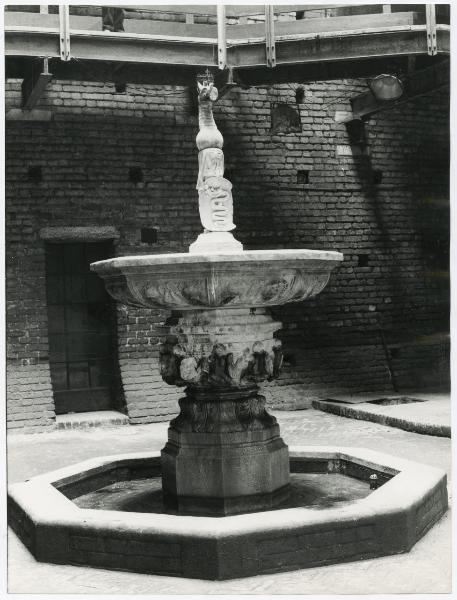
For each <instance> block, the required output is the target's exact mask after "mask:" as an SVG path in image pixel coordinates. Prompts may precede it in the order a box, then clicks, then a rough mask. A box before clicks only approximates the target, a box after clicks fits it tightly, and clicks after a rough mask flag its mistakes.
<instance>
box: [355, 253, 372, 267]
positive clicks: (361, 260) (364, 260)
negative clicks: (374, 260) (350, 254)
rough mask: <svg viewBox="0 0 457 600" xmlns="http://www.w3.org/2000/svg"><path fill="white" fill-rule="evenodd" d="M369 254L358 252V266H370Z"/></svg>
mask: <svg viewBox="0 0 457 600" xmlns="http://www.w3.org/2000/svg"><path fill="white" fill-rule="evenodd" d="M368 259H369V254H358V255H357V266H358V267H368Z"/></svg>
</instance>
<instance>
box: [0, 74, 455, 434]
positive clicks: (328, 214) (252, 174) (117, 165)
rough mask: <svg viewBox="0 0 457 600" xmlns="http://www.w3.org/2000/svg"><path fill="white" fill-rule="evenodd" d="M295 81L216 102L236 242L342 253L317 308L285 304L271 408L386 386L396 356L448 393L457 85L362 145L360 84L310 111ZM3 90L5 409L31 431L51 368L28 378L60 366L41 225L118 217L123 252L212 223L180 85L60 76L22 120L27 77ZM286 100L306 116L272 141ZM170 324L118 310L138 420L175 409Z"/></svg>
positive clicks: (349, 84) (129, 400)
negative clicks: (169, 378) (34, 175)
mask: <svg viewBox="0 0 457 600" xmlns="http://www.w3.org/2000/svg"><path fill="white" fill-rule="evenodd" d="M296 87H297V84H290V85H283V86H274V87H271V88H258V89H250V90H240V89H234V90H232V91H231V92H230V93H229V94H227V95H226V96H225V97H224V98H222V99H221V100H220V102H218V104H217V105H216V107H215V118H216V120H217V122H218V125H219V128H220V129H221V131H222V133H223V135H224V138H225V147H224V151H225V156H226V169H227V175H228V178H229V179H231V181H232V182H233V186H234V189H233V196H234V210H235V222H236V223H237V229H236V230H235V235H236V237H237V238H238V239H239V240H240V241H241V242H242V243H243V244H244V245H245V248H246V249H260V248H293V247H298V248H301V247H305V248H316V249H328V250H339V251H340V252H343V253H344V255H345V260H344V263H343V264H342V265H341V267H339V268H338V270H337V271H336V272H335V273H334V274H333V275H332V277H331V280H330V283H329V285H328V287H327V288H326V289H325V290H324V292H322V294H320V295H319V296H318V297H317V298H316V299H315V300H311V301H309V302H306V303H299V304H291V305H288V306H285V307H281V308H278V309H275V310H274V311H273V312H274V316H275V318H276V319H278V320H281V321H282V322H283V324H284V327H283V330H282V331H281V332H280V333H279V337H281V338H282V339H283V341H284V345H285V348H286V353H287V361H286V365H285V369H284V372H283V375H282V377H281V378H280V380H279V381H277V382H275V383H273V384H269V385H267V386H265V393H266V395H267V397H268V398H269V400H270V402H271V403H273V404H274V405H275V406H283V407H285V408H287V407H289V408H290V407H292V408H293V407H295V408H298V407H304V406H308V405H309V402H310V400H311V399H312V398H313V397H316V396H320V395H323V394H325V393H326V392H327V391H329V390H332V389H333V390H334V389H345V390H361V389H365V390H374V389H383V388H384V389H391V383H390V379H389V369H388V361H387V359H386V350H387V352H388V353H390V352H391V353H392V356H391V367H393V368H394V374H395V375H396V378H397V382H398V384H399V385H400V386H401V388H402V389H406V388H408V387H414V386H420V387H422V386H425V385H428V386H437V385H445V384H446V383H447V380H448V369H447V353H448V348H447V346H448V343H447V342H446V339H445V338H443V337H442V336H441V337H440V336H439V335H438V336H437V333H440V332H446V331H447V330H448V319H449V299H448V287H447V276H446V270H447V266H446V264H445V259H444V260H443V256H445V250H446V236H447V231H446V226H447V223H448V210H449V208H448V200H447V198H448V185H447V184H448V182H447V177H448V148H449V141H448V114H449V110H448V95H447V93H446V92H445V91H441V92H436V93H434V94H432V95H428V96H425V97H422V98H419V99H417V100H415V101H412V102H408V103H406V104H403V105H401V106H399V107H397V108H395V109H392V110H390V111H387V112H384V113H380V114H378V115H376V116H375V117H373V118H371V119H369V120H368V122H367V123H366V126H365V137H366V144H351V142H350V139H349V137H348V132H347V130H346V127H345V125H344V124H342V123H339V122H337V121H336V120H335V114H336V113H337V112H338V111H347V110H349V101H348V98H349V96H350V95H353V94H354V93H357V92H358V91H360V90H364V89H366V88H365V83H364V82H357V81H349V80H344V81H338V82H336V81H335V82H319V83H311V84H303V87H304V90H305V95H304V101H303V103H302V104H299V105H296V104H295V89H296ZM6 92H7V95H6V110H7V132H6V151H7V160H6V177H7V187H6V193H7V209H6V210H7V224H6V231H7V268H8V271H7V277H8V281H7V286H8V287H7V294H8V296H7V310H8V342H9V343H8V361H9V365H10V368H11V369H12V372H13V371H14V373H15V375H14V377H11V378H10V379H9V389H10V392H9V402H10V408H9V414H10V416H11V415H13V414H14V415H19V416H16V417H14V420H15V423H16V424H17V423H20V424H21V425H23V426H27V424H28V425H29V426H34V424H35V423H36V422H37V419H38V421H39V422H41V421H43V420H44V421H46V422H48V420H49V419H50V418H51V417H52V393H51V388H50V386H49V375H47V378H48V379H47V387H46V388H41V389H40V390H38V388H37V389H35V387H34V386H33V385H32V384H31V380H33V377H35V372H36V369H37V368H40V369H41V368H42V369H44V371H46V372H47V373H48V372H49V370H48V347H47V316H46V298H45V296H46V294H45V283H44V282H45V279H44V278H45V265H44V242H43V240H42V239H40V233H39V232H40V229H42V228H43V227H48V226H55V227H58V226H74V227H76V226H95V225H99V226H101V225H103V226H106V225H110V226H114V227H116V228H117V229H118V231H119V233H120V239H119V240H118V242H117V244H116V254H117V255H124V254H144V253H161V252H182V251H186V250H187V248H188V245H189V244H190V243H191V242H192V241H193V240H194V239H195V237H196V236H197V234H198V233H199V232H200V225H199V219H198V210H197V194H196V190H195V181H196V176H197V151H196V148H195V142H194V140H195V135H196V132H197V130H198V125H197V119H196V117H195V111H194V105H193V103H192V102H191V101H190V94H189V90H188V89H185V88H172V87H167V86H162V87H155V86H128V88H127V94H125V95H121V94H114V93H113V92H114V89H113V87H112V86H111V85H108V84H106V85H105V84H103V83H86V84H85V83H70V82H67V83H63V82H58V81H56V82H51V84H50V85H49V87H48V89H47V91H46V93H45V95H44V96H43V97H42V99H41V100H40V103H39V106H38V107H37V109H38V111H37V112H35V113H32V114H31V115H28V119H27V120H24V118H23V116H22V114H21V112H20V110H18V109H19V106H20V81H15V80H10V81H8V82H7V87H6ZM277 103H288V104H290V105H291V106H293V107H294V108H295V109H296V110H297V111H298V112H299V114H300V119H301V124H302V131H301V132H295V133H278V134H272V133H271V131H270V124H271V110H272V108H273V107H274V106H275V105H276V104H277ZM34 119H39V120H34ZM337 120H338V119H337ZM30 166H41V167H42V174H43V179H42V182H40V183H34V182H33V181H30V180H29V179H28V169H29V167H30ZM130 167H139V168H141V169H142V172H143V181H142V182H140V183H132V182H131V181H130V180H129V168H130ZM298 171H308V183H297V172H298ZM374 171H378V173H374ZM379 172H381V175H380V173H379ZM376 181H377V182H378V183H374V182H376ZM144 227H149V228H155V229H156V230H157V234H158V239H157V243H153V244H146V243H142V242H141V234H140V230H141V228H144ZM437 240H438V241H437ZM440 240H441V246H440V245H439V243H438V242H439V241H440ZM443 240H444V241H443ZM443 249H444V252H443ZM165 318H166V313H164V312H161V311H148V310H139V309H126V308H123V307H119V308H118V339H119V363H120V372H121V377H122V384H123V392H124V396H125V401H126V407H127V412H128V414H129V417H130V420H131V422H134V423H138V422H149V421H152V420H158V419H165V418H168V417H167V415H169V414H171V413H173V412H175V411H176V398H177V397H179V392H177V391H176V390H175V389H174V388H171V387H170V386H167V385H166V384H164V383H163V382H162V381H161V379H160V377H159V374H158V364H157V358H158V345H159V343H160V340H161V335H162V333H163V328H162V325H163V323H164V320H165ZM383 339H384V342H385V344H386V347H385V346H384V344H383ZM389 356H390V355H389ZM44 371H43V372H44ZM17 373H24V379H23V380H22V379H21V377H20V376H18V375H17ZM24 381H25V382H26V381H28V382H29V383H28V384H24V383H23V382H24ZM24 385H25V387H24ZM285 386H286V387H285ZM25 388H27V391H26V393H25ZM43 390H44V391H43ZM24 394H25V395H24ZM24 397H26V398H27V399H28V398H31V399H32V400H33V405H34V406H35V408H36V410H34V412H33V413H30V412H29V410H28V409H26V408H25V405H23V403H22V404H21V402H22V399H23V398H24ZM43 398H44V400H45V401H44V400H43V402H44V404H43V408H42V410H41V411H40V409H39V408H38V406H39V405H40V404H41V402H42V400H41V399H43Z"/></svg>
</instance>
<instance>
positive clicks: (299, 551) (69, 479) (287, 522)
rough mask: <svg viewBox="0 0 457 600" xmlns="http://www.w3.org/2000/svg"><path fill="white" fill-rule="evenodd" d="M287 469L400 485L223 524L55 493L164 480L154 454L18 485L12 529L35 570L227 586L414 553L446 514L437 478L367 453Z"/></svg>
mask: <svg viewBox="0 0 457 600" xmlns="http://www.w3.org/2000/svg"><path fill="white" fill-rule="evenodd" d="M290 460H291V467H292V465H293V464H294V463H295V466H294V469H298V470H300V471H303V470H305V471H306V472H314V471H309V465H310V463H312V464H315V463H316V461H317V462H319V463H320V464H322V462H323V461H324V462H325V463H328V467H327V468H330V471H327V472H331V470H332V469H333V468H334V465H335V461H336V462H339V461H345V462H347V463H351V464H352V465H353V466H354V467H355V469H356V470H358V471H359V472H360V470H362V471H365V474H366V473H367V472H368V471H369V470H374V471H379V472H380V474H381V476H382V475H383V474H384V475H386V476H392V475H395V476H394V477H391V479H389V480H388V481H387V482H386V483H384V484H383V485H382V486H381V487H380V488H379V489H377V490H375V491H373V492H372V493H371V494H370V495H369V496H367V497H366V498H364V499H361V500H358V501H356V502H354V503H352V504H351V505H349V506H344V507H341V508H339V507H338V508H323V509H321V510H311V509H309V508H306V507H302V508H289V509H278V510H274V511H269V512H254V513H249V514H241V515H236V516H229V517H222V518H217V517H216V518H214V517H191V516H184V515H183V516H180V515H169V514H154V513H133V512H132V513H126V512H120V511H110V510H104V511H102V510H94V509H80V508H78V507H77V506H76V505H75V504H74V503H73V502H72V501H71V500H70V499H69V497H67V496H65V495H64V493H62V492H61V491H59V489H58V488H59V487H60V488H61V489H62V490H63V489H64V487H65V486H68V485H70V486H71V485H73V484H74V483H75V482H78V483H81V484H82V485H85V483H84V482H86V483H87V482H90V480H91V479H92V480H93V478H94V477H96V478H100V477H101V478H102V480H103V478H105V477H106V476H108V478H109V476H110V472H112V470H113V469H128V468H129V465H130V467H131V466H132V465H134V464H136V465H140V467H141V468H143V467H144V466H145V465H149V468H153V469H155V470H157V472H160V454H159V453H158V452H155V453H135V454H123V455H122V454H121V455H115V456H109V457H100V458H97V459H91V460H88V461H85V462H84V463H79V464H77V465H73V466H70V467H65V468H64V469H60V470H58V471H54V472H52V473H48V474H46V475H40V476H38V477H34V478H33V479H31V480H29V481H26V482H24V483H18V484H13V485H12V486H10V488H9V493H8V518H9V523H10V525H11V527H12V528H13V529H14V531H15V532H16V533H17V534H18V535H19V537H20V538H21V540H22V541H23V543H24V544H25V545H26V546H27V547H28V548H29V550H30V551H31V552H32V554H33V555H34V556H35V558H36V559H37V560H39V561H43V562H51V563H57V564H79V565H89V566H94V567H101V568H108V569H117V570H127V571H135V572H140V573H151V574H157V575H172V576H178V577H190V578H198V579H219V580H223V579H231V578H238V577H249V576H252V575H260V574H266V573H275V572H282V571H290V570H295V569H301V568H306V567H316V566H322V565H326V564H333V563H339V562H350V561H354V560H363V559H368V558H375V557H378V556H385V555H389V554H398V553H402V552H408V551H409V550H410V549H411V548H412V546H413V545H414V544H415V543H416V542H417V541H418V540H419V539H420V538H421V537H422V536H423V535H424V534H425V533H426V532H427V531H428V530H429V529H430V528H431V527H432V526H433V525H434V523H436V522H437V521H438V520H439V519H440V518H441V516H442V515H443V514H444V513H445V512H446V510H447V506H448V497H447V488H446V474H445V473H444V472H443V471H441V470H440V469H435V468H433V467H429V466H427V465H422V464H419V463H416V462H412V461H406V460H403V459H399V458H397V457H393V456H389V455H386V454H382V453H379V452H374V451H371V450H367V449H366V448H336V447H327V446H322V447H315V446H314V447H295V448H291V451H290ZM300 465H301V466H300ZM307 465H308V466H307ZM67 493H68V492H67ZM70 495H71V494H70Z"/></svg>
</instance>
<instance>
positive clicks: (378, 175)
mask: <svg viewBox="0 0 457 600" xmlns="http://www.w3.org/2000/svg"><path fill="white" fill-rule="evenodd" d="M371 181H372V183H374V185H378V184H379V183H381V182H382V171H379V170H377V169H373V171H372V172H371Z"/></svg>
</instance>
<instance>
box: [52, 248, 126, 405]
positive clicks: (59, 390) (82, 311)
mask: <svg viewBox="0 0 457 600" xmlns="http://www.w3.org/2000/svg"><path fill="white" fill-rule="evenodd" d="M112 256H113V247H112V242H89V243H68V244H52V243H49V244H47V245H46V291H47V301H48V331H49V360H50V366H51V378H52V384H53V389H54V400H55V406H56V413H57V414H63V413H70V412H84V411H94V410H110V409H112V408H113V392H114V385H113V384H114V381H115V379H114V375H115V342H116V336H115V314H114V310H113V308H114V306H113V303H112V301H111V299H110V297H109V296H108V294H107V292H106V291H105V287H104V285H103V281H102V280H101V279H100V278H99V277H98V275H96V274H95V273H91V272H90V270H89V265H90V263H91V262H95V261H97V260H103V259H105V258H110V257H112Z"/></svg>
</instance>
